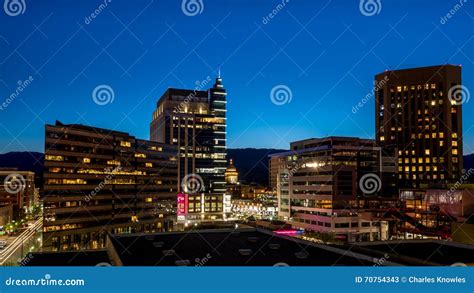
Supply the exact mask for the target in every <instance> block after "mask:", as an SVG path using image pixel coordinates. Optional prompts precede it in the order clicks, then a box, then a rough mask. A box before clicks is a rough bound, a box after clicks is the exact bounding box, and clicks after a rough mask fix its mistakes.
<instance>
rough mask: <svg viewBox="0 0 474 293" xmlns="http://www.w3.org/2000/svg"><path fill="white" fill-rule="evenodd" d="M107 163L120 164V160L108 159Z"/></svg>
mask: <svg viewBox="0 0 474 293" xmlns="http://www.w3.org/2000/svg"><path fill="white" fill-rule="evenodd" d="M107 165H114V166H120V162H119V161H116V160H109V161H107Z"/></svg>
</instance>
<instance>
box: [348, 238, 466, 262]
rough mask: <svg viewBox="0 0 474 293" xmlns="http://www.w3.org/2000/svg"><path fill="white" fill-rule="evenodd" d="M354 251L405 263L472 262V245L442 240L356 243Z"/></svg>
mask: <svg viewBox="0 0 474 293" xmlns="http://www.w3.org/2000/svg"><path fill="white" fill-rule="evenodd" d="M358 248H359V249H358ZM351 250H352V251H354V252H359V253H364V254H368V255H372V256H374V257H380V256H381V255H385V254H387V256H388V257H386V258H387V259H389V260H391V261H393V262H396V263H400V264H405V265H435V266H450V265H453V264H456V263H464V264H474V245H469V244H463V243H457V242H452V241H443V240H398V241H390V242H387V241H376V242H364V243H357V245H356V246H354V249H352V248H351Z"/></svg>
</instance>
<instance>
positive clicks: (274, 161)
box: [268, 156, 279, 189]
mask: <svg viewBox="0 0 474 293" xmlns="http://www.w3.org/2000/svg"><path fill="white" fill-rule="evenodd" d="M278 160H279V159H278V157H272V156H269V159H268V187H270V189H276V187H277V176H278V166H279V162H278Z"/></svg>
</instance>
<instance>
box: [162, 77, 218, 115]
mask: <svg viewBox="0 0 474 293" xmlns="http://www.w3.org/2000/svg"><path fill="white" fill-rule="evenodd" d="M211 88H220V89H222V88H223V85H222V78H221V76H220V72H219V74H218V76H217V77H216V79H215V83H214V85H212V83H211V82H210V81H209V80H205V81H203V82H199V83H198V84H197V85H196V88H194V89H180V88H173V87H169V88H167V89H166V91H165V92H164V93H163V94H162V95H161V97H160V98H159V99H158V101H157V102H156V105H157V107H158V105H160V104H161V103H162V102H163V101H165V100H170V99H171V97H172V96H173V95H176V96H183V97H190V98H193V97H198V98H208V96H209V95H208V89H211Z"/></svg>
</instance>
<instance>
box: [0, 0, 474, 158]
mask: <svg viewBox="0 0 474 293" xmlns="http://www.w3.org/2000/svg"><path fill="white" fill-rule="evenodd" d="M195 1H196V2H197V3H198V6H200V7H199V8H198V11H197V12H196V13H197V14H196V15H194V16H193V15H191V16H188V15H186V14H195V13H194V11H189V10H186V6H185V7H183V6H182V1H181V0H176V1H171V0H166V1H165V0H162V1H158V0H154V1H152V0H143V1H142V0H134V1H125V0H112V1H111V2H107V5H106V6H102V8H99V5H101V4H103V1H85V0H84V1H73V0H70V1H67V0H63V1H46V0H44V1H33V0H25V7H23V8H24V10H23V11H22V12H23V14H21V13H20V14H19V15H17V16H9V15H8V14H7V13H6V12H7V11H6V10H5V8H4V7H3V5H2V7H3V8H4V9H3V10H0V24H1V25H0V103H5V102H6V101H7V98H8V97H9V96H10V95H12V93H15V91H17V86H18V81H23V82H24V81H25V80H27V79H29V78H30V76H31V80H32V81H31V83H30V84H29V85H27V86H25V87H24V89H23V91H22V92H20V94H19V95H18V96H17V97H16V98H15V99H13V101H7V107H2V108H1V109H0V153H5V152H9V151H26V150H29V151H43V150H44V125H45V124H46V123H48V124H52V123H54V122H55V120H60V121H62V122H63V123H81V124H86V125H92V126H97V127H102V128H109V129H115V130H120V131H125V132H129V133H131V134H132V135H135V136H137V137H138V138H143V139H148V138H149V123H150V121H151V115H152V112H153V110H154V107H155V106H156V101H157V99H158V98H159V97H160V96H161V94H162V93H163V92H164V91H165V90H166V88H168V87H177V88H191V89H192V88H194V87H196V85H197V83H198V82H199V81H203V80H206V79H207V78H208V76H209V77H211V78H212V79H213V80H214V78H215V76H216V75H217V72H218V69H219V68H221V74H222V78H223V83H224V86H225V88H226V89H227V91H228V112H227V117H228V118H227V119H228V130H227V133H228V140H227V143H228V147H229V148H238V147H257V148H262V147H268V148H288V147H289V142H290V141H294V140H298V139H305V138H310V137H321V136H328V135H347V136H360V137H370V138H373V137H374V124H375V121H374V101H373V99H372V100H370V101H369V102H368V103H366V104H365V105H364V107H363V108H362V109H360V110H359V111H357V112H356V113H355V114H354V113H353V112H352V107H353V106H355V105H356V104H357V103H358V102H359V101H361V100H362V99H363V98H364V97H365V96H366V95H367V94H369V93H370V92H371V90H372V88H373V83H374V75H376V74H377V73H380V72H383V71H384V70H386V69H402V68H409V67H418V66H429V65H440V64H446V63H450V64H456V65H459V64H462V66H463V67H462V68H463V84H464V85H465V86H466V87H467V88H468V89H472V91H474V64H473V62H474V56H473V55H474V54H473V52H474V50H473V49H474V38H473V30H474V29H473V27H474V3H471V2H470V1H467V2H466V3H464V2H462V3H463V5H462V6H458V8H457V9H454V7H455V5H456V4H459V0H454V1H453V0H429V1H428V0H426V1H422V0H405V1H400V0H380V1H377V0H373V1H374V2H375V3H376V5H377V7H376V10H377V11H376V12H375V14H374V15H372V16H366V15H364V14H372V13H370V12H369V13H368V11H366V10H364V9H362V10H361V7H360V6H359V4H360V3H359V1H358V0H332V1H330V0H322V1H315V0H306V1H304V0H290V1H289V2H286V1H284V3H285V5H284V6H283V5H281V6H280V8H277V5H278V4H281V3H282V1H281V0H278V1H270V0H266V1H265V0H239V1H237V0H226V1H224V0H202V1H197V0H195ZM461 1H462V0H461ZM2 2H3V1H2ZM377 2H378V3H380V4H378V3H377ZM201 3H202V4H201ZM96 9H97V11H99V13H98V15H96V17H95V18H91V17H89V18H87V17H88V16H90V15H91V14H92V13H94V11H95V10H96ZM274 9H275V12H276V14H275V15H274V16H273V18H270V17H268V15H269V14H270V13H272V11H273V10H274ZM452 9H453V10H452ZM450 10H452V11H453V12H454V13H452V12H450ZM9 13H10V14H12V12H11V11H9ZM447 14H450V18H444V19H443V20H442V18H443V17H445V16H446V15H447ZM99 85H107V86H109V87H110V88H111V89H112V90H113V92H114V99H113V102H111V103H110V100H109V103H107V104H106V105H98V104H97V103H95V102H94V99H93V98H92V94H93V91H94V89H95V88H96V87H97V86H99ZM279 85H280V86H285V87H283V88H285V89H289V90H290V91H291V101H290V99H286V100H284V101H283V102H286V103H283V104H282V103H279V102H278V101H277V103H274V102H272V99H271V98H270V93H271V92H272V89H273V88H274V87H275V86H279ZM277 104H282V105H277ZM0 105H1V104H0ZM473 110H474V98H473V100H472V101H470V102H467V103H465V104H464V105H463V111H464V112H463V113H464V115H463V116H464V117H463V123H464V147H465V150H464V152H465V154H469V153H474V127H473V125H474V117H473V116H474V115H472V113H473Z"/></svg>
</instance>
